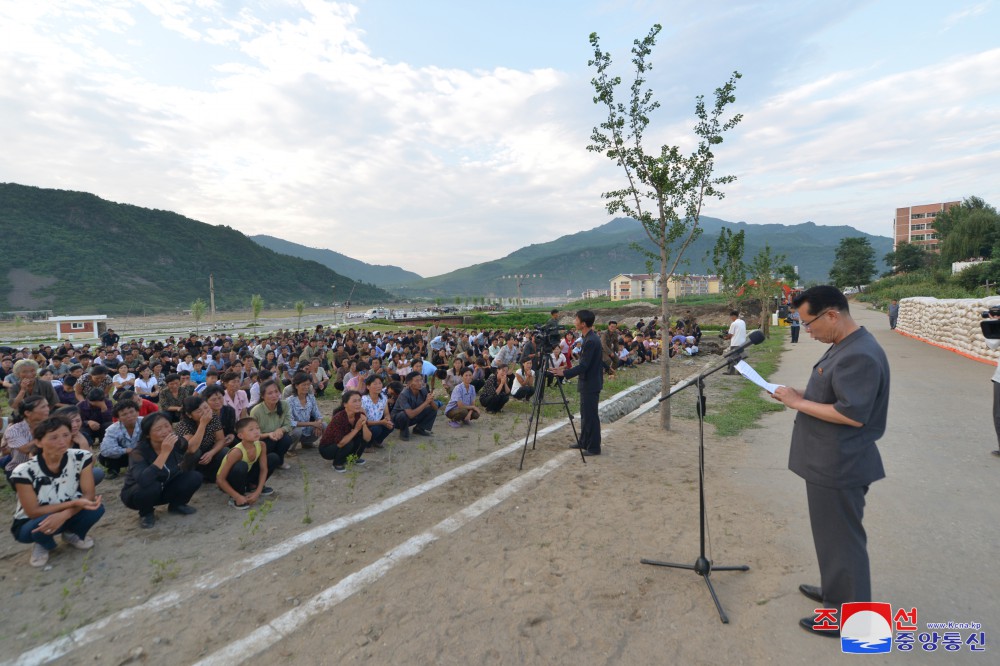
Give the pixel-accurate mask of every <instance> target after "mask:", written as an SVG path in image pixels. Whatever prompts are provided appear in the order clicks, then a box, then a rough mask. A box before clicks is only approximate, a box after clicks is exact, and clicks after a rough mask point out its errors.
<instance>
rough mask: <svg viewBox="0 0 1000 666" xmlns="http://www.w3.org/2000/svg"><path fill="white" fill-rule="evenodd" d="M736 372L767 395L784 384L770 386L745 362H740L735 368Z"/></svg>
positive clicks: (770, 384)
mask: <svg viewBox="0 0 1000 666" xmlns="http://www.w3.org/2000/svg"><path fill="white" fill-rule="evenodd" d="M733 367H735V368H736V372H738V373H740V374H741V375H743V376H744V377H746V378H747V379H749V380H750V381H752V382H753V383H754V384H756V385H757V386H759V387H761V388H762V389H764V390H765V391H767V392H768V393H774V391H775V390H776V389H777V388H778V387H779V386H784V384H772V383H770V382H768V381H767V380H765V379H764V378H763V377H761V376H760V375H759V374H757V371H756V370H754V369H753V368H751V367H750V364H749V363H747V362H746V361H740V362H739V363H737V364H736V365H735V366H733Z"/></svg>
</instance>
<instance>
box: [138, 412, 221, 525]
mask: <svg viewBox="0 0 1000 666" xmlns="http://www.w3.org/2000/svg"><path fill="white" fill-rule="evenodd" d="M196 450H197V448H196V447H195V446H194V445H191V444H189V443H188V441H187V440H185V439H183V438H181V437H178V436H177V433H175V432H174V429H173V427H172V426H171V424H170V419H168V418H167V417H166V415H165V414H163V412H156V413H155V414H150V415H149V416H147V417H146V418H144V419H143V420H142V426H141V436H140V439H139V443H138V444H137V445H136V447H135V448H134V449H133V450H132V452H131V453H129V466H128V473H127V474H126V475H125V484H124V485H123V486H122V492H121V501H122V504H124V505H125V506H126V507H128V508H129V509H132V510H133V511H138V512H139V527H141V528H143V529H149V528H151V527H152V526H153V525H155V524H156V513H155V511H156V507H157V506H160V505H162V504H166V505H167V511H169V512H170V513H176V514H180V515H183V516H189V515H191V514H193V513H196V512H197V509H195V508H194V507H193V506H191V505H190V504H188V503H189V502H190V501H191V498H192V497H194V494H195V493H196V492H197V491H198V489H199V488H201V483H202V476H201V474H199V473H198V472H194V471H184V469H183V463H184V456H186V455H187V454H189V453H194V452H195V451H196Z"/></svg>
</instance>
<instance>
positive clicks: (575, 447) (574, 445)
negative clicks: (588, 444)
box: [569, 444, 583, 449]
mask: <svg viewBox="0 0 1000 666" xmlns="http://www.w3.org/2000/svg"><path fill="white" fill-rule="evenodd" d="M569 448H571V449H582V448H583V447H582V446H580V445H579V444H570V445H569Z"/></svg>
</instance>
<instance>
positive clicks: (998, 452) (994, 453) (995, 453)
mask: <svg viewBox="0 0 1000 666" xmlns="http://www.w3.org/2000/svg"><path fill="white" fill-rule="evenodd" d="M990 453H992V454H993V455H995V456H997V457H998V458H1000V449H996V450H994V451H990Z"/></svg>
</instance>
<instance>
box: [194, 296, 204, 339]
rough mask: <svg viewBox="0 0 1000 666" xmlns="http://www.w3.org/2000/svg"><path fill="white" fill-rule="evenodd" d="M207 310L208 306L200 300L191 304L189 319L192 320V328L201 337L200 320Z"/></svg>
mask: <svg viewBox="0 0 1000 666" xmlns="http://www.w3.org/2000/svg"><path fill="white" fill-rule="evenodd" d="M207 308H208V305H207V304H206V303H205V301H204V300H202V299H200V298H199V299H198V300H196V301H195V302H194V303H192V304H191V317H192V318H193V319H194V327H195V330H196V331H197V332H198V335H201V320H202V317H204V316H205V310H206V309H207Z"/></svg>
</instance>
